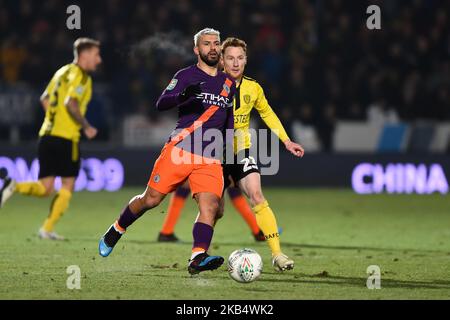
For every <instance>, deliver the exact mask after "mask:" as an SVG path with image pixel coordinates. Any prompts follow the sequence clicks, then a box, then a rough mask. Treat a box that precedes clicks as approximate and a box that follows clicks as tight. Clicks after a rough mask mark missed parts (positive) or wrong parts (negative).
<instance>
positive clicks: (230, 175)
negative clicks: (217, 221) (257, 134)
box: [222, 38, 304, 271]
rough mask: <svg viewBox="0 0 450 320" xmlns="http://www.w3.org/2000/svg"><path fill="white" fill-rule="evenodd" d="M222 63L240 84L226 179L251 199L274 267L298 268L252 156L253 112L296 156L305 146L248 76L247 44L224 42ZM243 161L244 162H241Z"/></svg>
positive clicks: (225, 167)
mask: <svg viewBox="0 0 450 320" xmlns="http://www.w3.org/2000/svg"><path fill="white" fill-rule="evenodd" d="M222 64H223V67H224V69H225V72H226V73H227V74H229V75H230V76H231V77H233V79H234V80H235V81H236V95H235V98H234V129H235V140H234V153H235V160H234V164H226V165H224V179H225V180H226V181H227V180H229V179H230V180H231V181H230V182H232V183H234V184H235V185H236V186H238V187H239V188H240V189H241V190H242V191H243V192H244V193H245V194H246V195H247V197H248V198H249V200H250V204H251V205H252V207H253V212H254V213H255V215H256V221H257V223H258V226H259V227H260V228H261V230H262V232H263V233H264V236H265V238H266V240H267V242H268V245H269V247H270V249H271V251H272V264H273V266H274V268H275V269H276V270H278V271H284V270H289V269H292V268H293V267H294V261H293V260H292V259H290V258H288V257H287V256H286V255H285V254H283V253H282V252H281V247H280V239H279V237H280V235H279V233H278V227H277V221H276V219H275V215H274V214H273V212H272V210H271V208H270V207H269V203H268V202H267V200H266V199H265V198H264V195H263V193H262V190H261V175H260V172H259V168H258V165H257V163H256V160H255V159H254V158H253V157H251V156H250V154H249V149H250V146H251V139H250V138H251V137H250V132H249V127H250V112H251V111H252V109H253V108H255V109H256V110H257V111H258V113H259V115H260V116H261V118H262V119H263V121H264V122H265V124H266V125H267V126H268V127H269V128H270V129H272V130H273V132H274V133H275V134H277V135H278V137H279V138H280V140H281V141H282V142H283V143H284V145H285V147H286V149H287V150H288V151H289V152H291V153H292V154H293V155H295V156H296V157H303V154H304V150H303V147H302V146H301V145H299V144H297V143H295V142H292V141H291V140H290V139H289V137H288V135H287V133H286V131H285V130H284V128H283V125H282V124H281V122H280V120H279V119H278V117H277V115H276V114H275V112H274V111H273V110H272V108H271V107H270V105H269V103H268V102H267V99H266V97H265V95H264V91H263V89H262V88H261V86H260V85H259V83H258V82H257V81H256V80H254V79H252V78H249V77H246V76H244V70H245V65H246V64H247V45H246V43H245V42H244V41H242V40H240V39H237V38H228V39H226V40H225V41H224V42H223V43H222ZM241 159H242V161H240V160H241Z"/></svg>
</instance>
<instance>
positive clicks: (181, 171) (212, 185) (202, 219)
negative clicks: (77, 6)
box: [99, 28, 236, 274]
mask: <svg viewBox="0 0 450 320" xmlns="http://www.w3.org/2000/svg"><path fill="white" fill-rule="evenodd" d="M194 52H195V54H196V55H197V64H196V65H192V66H190V67H187V68H185V69H182V70H180V71H178V72H177V73H176V74H175V76H174V77H173V79H172V80H171V82H170V83H169V85H168V86H167V88H166V89H165V90H164V92H163V93H162V95H161V96H160V98H159V99H158V101H157V103H156V107H157V109H158V110H161V111H162V110H168V109H171V108H174V107H178V115H179V119H178V122H177V126H176V128H175V130H174V131H173V133H172V134H171V136H170V138H169V140H168V142H167V143H166V144H165V146H164V148H163V149H162V151H161V155H160V156H159V158H158V159H157V160H156V162H155V164H154V167H153V171H152V173H151V175H150V179H149V181H148V185H147V188H146V190H145V191H144V193H143V194H141V195H138V196H135V197H134V198H133V199H131V201H130V202H129V203H128V205H127V206H126V207H125V209H124V210H123V212H122V214H121V215H120V217H119V218H118V219H117V220H116V221H115V222H114V223H113V225H112V226H111V227H110V228H109V229H108V231H107V232H106V233H105V234H104V236H103V237H102V238H101V239H100V242H99V253H100V255H101V256H103V257H106V256H108V255H109V254H110V253H111V251H112V250H113V248H114V246H115V245H116V243H117V242H118V241H119V239H120V238H121V236H122V235H123V234H124V233H125V231H126V229H127V228H128V227H129V226H130V225H131V224H132V223H134V221H136V220H137V219H138V218H139V217H141V216H142V215H143V214H144V213H145V212H146V211H147V210H149V209H152V208H155V207H156V206H158V205H159V204H160V203H161V201H162V200H163V199H164V197H165V196H166V195H167V194H168V193H170V192H172V191H174V190H175V189H176V188H177V187H178V186H179V185H181V184H182V183H183V182H184V181H185V180H186V179H187V180H188V181H189V185H190V189H191V190H192V194H193V197H194V199H195V200H196V202H197V204H198V207H199V211H200V213H199V215H198V217H197V220H196V221H195V223H194V227H193V231H192V234H193V238H194V241H193V242H194V243H193V247H192V252H191V258H190V260H189V264H188V271H189V273H190V274H196V273H199V272H202V271H205V270H214V269H217V268H218V267H220V266H221V265H222V263H223V261H224V259H223V257H220V256H210V255H208V254H207V251H208V249H209V246H210V243H211V240H212V236H213V232H214V223H215V221H216V219H217V215H218V213H219V209H220V208H219V206H220V199H221V197H222V192H223V187H224V182H223V171H222V165H221V161H220V160H218V159H217V158H221V156H222V154H223V151H224V150H223V145H222V144H220V150H218V151H217V152H218V153H219V154H215V155H212V154H211V155H210V156H205V153H206V152H205V150H206V149H208V148H209V147H211V146H214V145H216V141H213V142H209V141H204V140H203V135H202V134H201V135H200V139H199V140H197V139H196V134H195V133H196V132H200V130H201V131H202V132H203V133H204V132H205V131H206V130H208V129H210V130H215V131H219V134H220V135H222V138H223V140H222V141H226V137H225V130H226V129H233V102H232V97H233V95H234V94H235V91H236V85H235V83H234V81H233V80H232V79H231V78H230V77H229V76H227V75H226V74H225V73H223V72H221V71H219V70H218V68H217V65H218V63H219V59H220V53H221V49H220V33H219V32H218V31H216V30H214V29H210V28H206V29H203V30H201V31H200V32H198V33H197V34H196V35H195V36H194ZM195 130H199V131H196V132H195V133H194V131H195ZM230 144H232V141H231V142H230ZM214 149H215V148H214ZM177 157H179V158H178V159H177ZM179 159H187V160H188V161H187V162H180V161H178V160H179Z"/></svg>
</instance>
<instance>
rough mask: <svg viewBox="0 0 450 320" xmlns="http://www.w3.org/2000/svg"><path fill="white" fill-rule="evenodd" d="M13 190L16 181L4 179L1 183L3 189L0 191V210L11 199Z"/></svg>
mask: <svg viewBox="0 0 450 320" xmlns="http://www.w3.org/2000/svg"><path fill="white" fill-rule="evenodd" d="M15 190H16V181H15V180H13V179H11V178H6V179H5V181H4V183H3V188H2V189H1V190H0V208H1V207H3V205H4V204H5V202H6V201H7V200H8V199H9V198H11V196H12V195H13V193H14V191H15Z"/></svg>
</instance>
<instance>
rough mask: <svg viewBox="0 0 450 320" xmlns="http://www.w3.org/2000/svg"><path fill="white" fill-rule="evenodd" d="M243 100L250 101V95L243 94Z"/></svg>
mask: <svg viewBox="0 0 450 320" xmlns="http://www.w3.org/2000/svg"><path fill="white" fill-rule="evenodd" d="M244 102H245V103H250V95H249V94H244Z"/></svg>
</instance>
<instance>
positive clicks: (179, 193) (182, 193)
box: [161, 187, 190, 235]
mask: <svg viewBox="0 0 450 320" xmlns="http://www.w3.org/2000/svg"><path fill="white" fill-rule="evenodd" d="M189 192H190V190H189V189H186V188H183V187H179V188H178V189H177V190H176V191H175V192H174V193H173V194H172V197H171V198H170V203H169V208H168V209H167V215H166V219H165V220H164V224H163V226H162V229H161V233H162V234H165V235H168V234H172V233H173V232H174V229H175V225H176V224H177V222H178V218H179V217H180V214H181V210H182V209H183V207H184V203H185V202H186V198H187V197H188V195H189Z"/></svg>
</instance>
